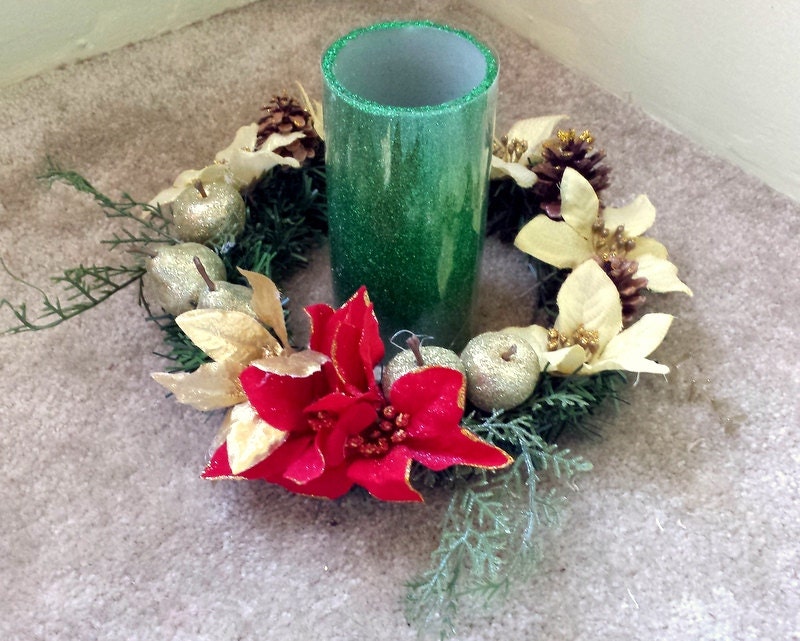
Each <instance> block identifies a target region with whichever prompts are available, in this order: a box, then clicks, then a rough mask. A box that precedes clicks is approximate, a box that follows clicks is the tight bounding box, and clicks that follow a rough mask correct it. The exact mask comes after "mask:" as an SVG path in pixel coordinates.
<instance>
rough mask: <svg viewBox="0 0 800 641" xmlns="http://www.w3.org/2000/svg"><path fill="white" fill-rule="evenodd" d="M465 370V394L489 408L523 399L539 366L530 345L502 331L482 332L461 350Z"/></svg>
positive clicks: (530, 391)
mask: <svg viewBox="0 0 800 641" xmlns="http://www.w3.org/2000/svg"><path fill="white" fill-rule="evenodd" d="M461 360H462V361H463V363H464V367H465V369H466V372H467V398H468V399H469V400H470V402H471V403H472V404H473V405H475V406H476V407H478V408H480V409H482V410H484V411H486V412H492V411H495V410H508V409H511V408H512V407H516V406H517V405H520V404H521V403H523V402H524V401H525V400H526V399H527V398H528V397H529V396H530V395H531V394H533V390H534V388H535V387H536V382H537V381H538V380H539V374H540V372H541V367H540V365H539V356H538V354H537V353H536V351H535V350H534V349H533V347H531V345H530V344H529V343H528V342H527V341H526V340H524V339H523V338H521V337H520V336H516V335H513V334H509V333H506V332H484V333H483V334H478V335H477V336H475V337H474V338H473V339H472V340H470V341H469V343H467V346H466V347H465V348H464V351H463V352H461Z"/></svg>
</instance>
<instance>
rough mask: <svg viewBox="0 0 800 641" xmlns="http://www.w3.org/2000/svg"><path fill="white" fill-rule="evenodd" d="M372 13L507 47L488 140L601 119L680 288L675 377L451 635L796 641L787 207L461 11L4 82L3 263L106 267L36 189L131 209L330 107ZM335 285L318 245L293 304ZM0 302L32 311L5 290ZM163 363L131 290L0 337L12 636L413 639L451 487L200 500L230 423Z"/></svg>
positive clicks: (249, 34)
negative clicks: (210, 459) (444, 27)
mask: <svg viewBox="0 0 800 641" xmlns="http://www.w3.org/2000/svg"><path fill="white" fill-rule="evenodd" d="M389 17H427V18H431V19H434V20H439V21H444V22H450V23H453V24H456V25H458V26H462V27H466V28H468V29H470V30H472V31H474V32H475V33H476V34H478V35H479V36H480V37H481V38H482V39H484V40H486V41H488V42H489V43H490V44H491V45H492V46H494V47H495V48H496V50H497V52H498V54H499V57H500V61H501V83H500V87H501V93H500V103H499V115H498V130H499V131H501V132H502V131H504V130H505V129H506V128H507V127H508V125H509V124H510V123H511V122H512V121H514V120H515V119H518V118H521V117H527V116H531V115H543V114H549V113H556V112H564V113H568V114H569V115H570V116H571V121H570V124H572V125H573V126H575V127H580V128H583V127H589V128H591V130H592V132H593V133H594V134H595V136H596V137H597V139H598V141H599V143H600V145H601V146H603V147H604V148H605V150H606V151H607V153H608V158H609V163H610V165H611V166H612V167H613V174H612V175H613V187H612V189H611V190H610V192H609V196H608V201H609V202H610V203H612V204H622V203H625V202H628V201H629V200H630V199H631V198H632V197H633V196H634V195H636V194H639V193H647V194H648V195H649V197H650V199H651V200H652V201H653V202H654V203H655V205H656V207H657V208H658V220H657V222H656V226H655V228H654V230H653V233H654V235H656V236H657V237H658V238H659V239H660V240H661V241H663V242H664V243H665V244H666V246H667V247H668V248H669V249H670V251H671V256H672V258H673V260H674V261H675V262H676V263H677V264H678V265H679V266H680V269H681V275H682V277H683V278H684V280H685V281H686V282H687V283H688V284H689V285H690V286H691V287H692V288H693V290H694V292H695V296H694V298H691V299H689V298H688V297H684V296H681V295H668V296H658V297H655V296H654V297H653V305H654V308H655V309H660V310H667V311H672V312H674V313H675V314H676V316H677V319H676V321H675V323H674V325H673V328H672V330H671V332H670V334H669V336H668V338H667V341H666V343H665V344H664V345H663V346H662V347H661V348H660V350H659V351H658V353H657V355H658V358H659V360H661V361H663V362H666V363H669V364H672V366H673V373H672V374H671V375H670V376H669V377H668V379H667V380H664V379H663V378H660V377H653V376H649V377H648V376H643V377H642V378H641V380H639V381H638V385H635V386H633V385H632V386H631V387H630V389H628V390H627V391H626V396H627V398H628V399H629V400H630V401H631V403H630V405H626V406H623V407H621V408H620V410H619V412H618V413H617V414H613V415H608V416H607V419H608V421H607V425H606V429H605V435H604V437H603V438H602V439H598V440H587V439H573V440H571V441H570V442H569V443H568V445H569V446H570V447H571V448H572V449H573V450H574V451H577V452H579V453H581V454H583V455H585V456H586V457H588V458H589V459H590V460H591V461H593V463H594V464H595V471H594V472H593V473H591V474H589V475H587V476H585V477H583V478H582V479H581V481H580V483H579V485H580V491H578V492H576V493H575V494H574V495H572V496H571V497H570V501H569V503H568V506H567V508H566V510H565V512H564V520H563V525H562V527H561V528H559V529H557V530H553V531H549V532H546V533H544V534H543V537H542V546H543V551H544V560H543V561H542V563H541V565H540V568H539V571H538V573H537V574H536V575H535V576H533V577H531V578H530V580H527V581H525V582H524V583H522V584H519V585H516V586H514V587H513V589H512V592H511V593H510V594H509V595H508V596H507V597H506V598H505V600H504V601H502V602H498V603H496V604H495V605H494V606H493V608H492V609H491V610H490V611H488V612H481V611H476V612H471V613H467V614H465V617H464V618H463V619H462V626H461V628H460V631H459V634H458V637H457V638H459V639H464V640H472V639H474V640H478V639H487V638H502V639H515V640H516V639H520V640H522V639H525V640H533V639H536V640H538V639H541V640H545V639H547V640H554V639H559V640H560V639H563V640H577V639H581V640H583V639H586V640H588V639H608V640H627V639H631V640H634V639H635V640H643V639H667V640H675V641H685V640H688V639H703V640H710V639H736V640H756V639H759V640H767V639H769V640H777V639H800V615H798V612H800V579H798V574H797V571H798V570H797V569H798V566H799V565H800V563H798V552H797V545H798V544H797V541H798V540H800V498H799V497H798V481H797V478H798V470H799V469H800V435H798V423H799V422H798V416H797V403H798V401H797V399H798V391H799V390H798V373H797V372H798V369H797V366H796V361H797V350H796V345H795V342H794V341H795V340H796V331H797V329H798V323H797V314H798V313H800V308H798V300H800V285H798V283H800V278H798V276H797V273H796V269H797V266H796V261H797V256H798V255H800V241H799V240H798V238H800V230H799V229H798V226H799V225H800V222H799V221H800V216H798V214H800V207H799V206H798V205H797V204H796V203H792V202H790V201H789V200H787V199H786V198H783V197H781V196H780V195H778V194H776V193H775V192H773V191H771V190H770V189H768V188H767V187H765V186H764V185H762V184H761V183H759V182H758V181H756V180H755V179H753V178H750V177H748V176H747V175H745V174H743V173H742V172H741V171H739V170H738V169H736V168H735V167H733V166H731V165H729V164H727V163H725V162H722V161H720V160H718V159H716V158H713V157H711V156H709V155H707V154H705V153H704V152H703V151H702V150H701V149H699V148H697V147H696V146H695V145H693V144H692V143H691V142H689V141H687V140H686V139H684V138H682V137H681V136H679V135H677V134H675V133H673V132H672V131H670V130H668V129H667V128H665V127H663V126H662V125H660V124H659V123H657V122H654V121H652V120H651V119H649V118H648V117H647V116H646V115H644V114H643V113H641V112H640V111H638V110H637V109H635V108H634V107H632V106H630V105H628V104H626V103H624V102H622V101H620V100H618V99H616V98H614V97H612V96H610V95H608V94H606V93H604V92H603V91H600V90H598V89H597V88H595V87H594V86H592V85H591V84H589V83H588V82H586V81H585V80H583V79H582V78H579V77H576V76H575V75H574V74H572V73H571V72H570V71H568V70H566V69H564V68H562V67H560V66H559V65H558V64H556V63H554V62H553V61H552V60H549V59H548V58H547V57H545V56H544V55H542V54H541V53H540V52H539V51H537V50H536V49H535V48H534V47H533V46H532V45H530V44H528V43H526V42H524V41H521V40H520V39H519V38H518V37H517V36H515V35H513V34H511V33H509V32H508V31H507V30H506V29H504V28H503V27H501V26H500V25H498V24H497V23H494V22H492V21H491V20H489V19H487V18H486V17H484V16H482V15H481V14H480V13H478V12H477V11H476V10H475V9H474V8H472V7H470V6H466V5H463V4H461V3H458V2H444V1H440V0H436V1H434V2H423V1H422V0H418V1H416V2H415V1H402V2H393V3H388V2H383V3H376V2H367V1H366V0H361V1H358V0H340V1H339V2H335V3H334V2H313V1H309V0H297V1H296V2H293V3H279V2H273V1H272V0H266V1H264V2H260V3H257V4H255V5H252V6H250V7H247V8H245V9H243V10H239V11H235V12H232V13H228V14H226V15H223V16H220V17H217V18H214V19H212V20H209V21H207V22H204V23H202V24H198V25H195V26H192V27H189V28H186V29H183V30H181V31H178V32H175V33H171V34H168V35H166V36H163V37H159V38H156V39H154V40H152V41H149V42H145V43H140V44H136V45H133V46H129V47H126V48H124V49H122V50H120V51H116V52H114V53H112V54H110V55H104V56H101V57H98V58H96V59H93V60H90V61H88V62H84V63H82V64H78V65H74V66H70V67H67V68H64V69H59V70H56V71H53V72H49V73H46V74H43V75H41V76H39V77H36V78H33V79H31V80H28V81H26V82H23V83H21V84H19V85H16V86H13V87H10V88H8V89H5V90H3V91H2V93H0V113H2V114H3V118H2V119H0V132H1V133H0V255H2V257H3V259H4V260H5V262H6V264H7V265H8V267H9V269H11V270H12V271H13V272H15V273H16V274H18V275H19V276H21V277H23V278H25V279H27V280H29V281H32V282H35V283H39V284H42V285H46V284H47V278H48V276H49V275H51V274H54V273H57V272H58V271H60V270H61V269H62V268H64V267H70V266H74V265H78V264H80V263H84V264H88V263H92V262H106V261H109V260H111V259H113V258H114V257H113V256H110V255H109V254H108V252H107V250H106V249H105V248H104V247H102V246H101V245H100V244H99V243H98V241H99V240H100V239H101V238H103V237H105V236H106V235H107V233H108V230H109V228H110V225H109V224H108V223H106V222H105V221H104V220H103V219H102V217H101V216H100V214H99V210H98V209H97V208H95V207H94V206H93V205H92V203H91V202H90V201H89V200H88V199H87V198H86V197H83V196H80V195H76V194H74V193H72V192H71V191H69V190H68V189H66V188H64V187H61V186H56V187H54V188H53V189H51V190H48V189H46V188H45V186H44V185H42V184H41V183H39V182H37V180H36V176H37V175H38V174H39V173H40V172H41V171H42V170H43V168H44V166H45V160H46V158H47V157H48V156H50V157H51V158H53V159H54V160H56V161H57V162H59V163H60V164H61V165H63V166H64V167H66V168H69V169H74V170H76V171H79V172H81V173H82V174H83V175H85V176H86V177H87V178H89V179H90V180H91V181H93V182H94V183H95V184H96V186H97V187H98V188H100V189H101V190H104V191H106V192H109V193H112V194H119V193H120V192H121V191H128V192H129V193H130V194H132V195H133V196H134V197H137V198H140V199H143V200H147V199H149V198H150V197H152V196H153V195H154V194H155V193H157V192H158V191H159V190H160V189H162V188H163V187H165V186H166V185H168V184H169V183H170V182H171V181H172V179H173V178H174V176H175V175H177V173H178V172H179V171H180V170H182V169H186V168H192V167H198V166H201V165H202V164H204V163H205V162H206V161H207V160H209V159H210V158H211V157H212V156H213V154H214V152H216V151H217V150H219V149H221V148H223V147H224V146H226V145H227V144H228V142H229V139H230V138H231V137H232V134H233V132H234V131H235V130H236V128H237V127H238V126H240V125H242V124H246V123H248V122H252V121H253V120H254V119H255V118H256V117H257V114H258V109H259V108H260V106H261V105H262V104H263V103H264V101H265V99H266V98H267V97H269V96H270V95H271V94H272V93H275V92H277V91H280V90H281V89H283V88H285V87H288V88H291V86H292V84H293V82H294V81H295V80H299V81H301V82H302V83H303V84H304V85H305V86H306V87H307V88H308V90H309V91H310V92H311V93H312V94H314V95H316V96H319V95H320V92H321V86H320V75H319V71H318V60H319V56H320V53H321V51H322V50H323V49H324V47H325V46H326V45H327V44H328V43H330V42H331V41H332V40H333V39H334V38H336V37H337V36H338V35H341V34H342V33H344V32H345V31H347V30H349V29H350V28H351V27H353V26H356V25H361V24H365V23H368V22H372V21H375V20H377V19H382V18H389ZM730 133H731V135H732V136H733V135H737V132H730ZM776 144H781V143H780V142H779V141H776ZM783 144H792V143H791V141H783ZM485 263H486V264H485V284H484V288H483V291H482V299H481V318H480V321H481V324H482V326H483V327H487V328H491V327H499V326H502V325H504V324H508V323H509V322H524V321H525V318H524V304H525V300H526V298H527V296H528V295H529V287H530V284H529V282H528V280H527V278H526V274H525V266H524V258H523V257H522V256H520V255H519V254H518V253H516V252H515V251H514V250H512V249H509V248H502V247H498V246H496V245H494V244H490V247H489V248H488V251H487V257H486V260H485ZM327 278H328V268H327V265H326V262H325V255H324V251H321V252H319V253H318V254H316V255H315V257H314V262H313V265H312V267H311V268H310V269H309V270H308V271H307V272H306V273H304V274H303V275H302V276H301V277H300V278H299V279H298V281H297V282H295V283H294V284H293V285H292V286H291V287H290V288H289V289H290V294H292V296H293V300H294V304H295V305H302V304H304V303H307V302H311V301H315V300H320V299H321V298H323V299H324V298H325V297H327V296H328V295H329V294H328V291H329V284H328V282H327ZM0 294H1V296H0V297H7V298H9V299H11V300H15V301H19V300H27V301H28V303H29V305H30V306H31V307H32V308H35V305H36V302H37V297H36V295H35V293H32V292H30V291H26V290H25V289H23V288H22V287H21V286H20V285H18V284H17V283H16V282H14V281H12V280H11V279H10V278H9V277H8V276H7V275H4V274H0ZM1 312H2V315H1V316H0V319H2V322H0V325H2V326H7V325H10V324H11V323H12V321H13V318H12V317H11V316H10V314H9V313H8V310H7V309H3V310H1ZM520 314H521V315H522V316H520ZM158 348H159V335H158V331H157V330H156V329H154V327H152V326H151V325H150V324H148V323H146V322H145V321H144V312H143V311H141V310H140V309H139V308H138V307H137V306H136V292H135V291H133V290H131V291H125V292H123V293H121V294H119V295H118V296H116V297H114V298H113V299H111V300H110V301H108V302H107V303H105V304H103V305H102V306H100V307H99V308H98V309H96V310H94V311H92V312H90V313H87V314H86V315H84V316H82V317H79V318H77V319H75V320H73V321H70V322H69V323H67V324H65V325H63V326H60V327H58V328H55V329H52V330H49V331H45V332H40V333H34V334H24V335H19V336H15V337H3V338H2V339H0V372H2V377H1V378H0V399H2V400H0V410H1V413H0V416H1V417H2V421H1V422H2V430H0V452H2V466H1V467H0V474H1V475H2V476H1V477H0V541H2V547H0V570H1V572H2V580H1V581H0V636H2V637H3V638H4V639H20V640H22V639H26V640H27V639H43V640H44V639H47V640H48V641H50V640H56V639H103V640H106V639H108V640H110V639H115V640H116V639H120V640H121V639H158V640H159V641H160V640H165V639H177V640H187V641H189V640H191V641H202V640H210V639H214V640H223V639H224V640H234V639H275V640H281V641H305V640H308V639H327V640H330V641H334V640H353V639H366V640H369V639H387V640H388V639H391V640H393V641H395V640H398V639H411V638H414V635H415V633H414V630H413V628H411V627H409V626H408V625H407V623H406V622H405V620H404V617H403V598H404V587H403V584H404V582H405V581H406V580H408V579H409V578H410V577H412V576H414V575H415V574H416V573H418V572H420V571H421V570H423V569H425V568H426V567H427V562H428V558H429V554H430V552H431V551H432V549H433V547H434V546H435V543H436V541H437V537H438V533H439V527H440V521H441V517H442V513H443V509H444V507H445V505H446V500H447V496H446V494H445V493H436V492H434V493H433V494H432V495H431V497H430V500H429V502H428V503H426V504H425V505H420V506H417V505H415V506H407V505H386V504H381V503H378V502H377V501H374V500H371V499H369V498H367V497H366V496H365V495H364V494H360V493H356V494H352V495H349V496H348V497H345V498H344V499H342V500H339V501H336V502H326V501H316V500H309V499H304V498H299V497H296V496H293V495H289V494H288V493H286V492H284V491H282V490H280V489H278V488H275V487H270V486H267V485H263V484H245V483H234V482H222V483H216V484H214V483H208V482H203V481H201V480H200V479H199V478H198V474H199V472H200V470H201V469H202V466H203V463H204V457H205V453H206V448H207V446H208V443H209V442H210V439H211V437H212V435H213V434H214V433H215V431H216V428H217V420H218V418H217V417H212V418H208V417H207V416H206V415H201V414H200V413H197V412H195V411H193V410H191V409H187V408H184V407H182V406H179V405H178V404H176V403H175V402H174V401H173V400H172V399H169V398H165V395H164V394H163V393H162V391H161V389H160V388H158V387H157V386H156V385H155V384H154V383H153V382H152V381H151V380H150V378H149V373H150V372H152V371H156V370H159V369H161V368H162V367H163V365H164V363H163V360H162V359H160V358H159V357H158V356H155V355H154V354H153V351H154V350H158ZM501 603H502V605H501Z"/></svg>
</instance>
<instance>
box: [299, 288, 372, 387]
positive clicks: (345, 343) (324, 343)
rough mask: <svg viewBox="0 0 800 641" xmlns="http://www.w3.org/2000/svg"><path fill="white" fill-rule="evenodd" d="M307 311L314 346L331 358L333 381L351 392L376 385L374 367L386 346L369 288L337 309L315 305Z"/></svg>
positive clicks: (362, 290)
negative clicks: (368, 292)
mask: <svg viewBox="0 0 800 641" xmlns="http://www.w3.org/2000/svg"><path fill="white" fill-rule="evenodd" d="M306 311H307V312H308V314H309V316H310V317H311V323H312V327H311V342H310V346H311V349H313V350H316V351H319V352H321V353H323V354H325V355H327V356H330V358H331V360H332V367H333V369H332V370H329V371H332V372H333V374H334V378H333V380H332V381H331V383H332V385H334V386H335V387H336V388H337V389H338V390H339V391H343V392H347V393H351V394H352V393H356V392H358V391H362V392H363V391H366V390H368V389H371V388H373V387H375V385H376V383H375V375H374V373H373V370H374V368H375V366H376V365H377V364H378V363H379V362H380V361H381V359H383V355H384V347H383V341H381V338H380V332H379V329H378V320H377V318H376V317H375V312H374V309H373V306H372V303H371V302H370V300H369V296H368V295H367V290H366V288H365V287H361V288H360V289H359V290H358V291H357V292H356V293H355V294H353V296H352V297H350V299H349V300H348V301H347V302H346V303H345V304H344V305H342V307H340V308H339V309H338V310H335V311H334V310H332V309H331V308H330V307H328V306H327V305H314V306H311V307H309V308H307V310H306Z"/></svg>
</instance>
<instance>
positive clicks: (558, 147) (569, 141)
mask: <svg viewBox="0 0 800 641" xmlns="http://www.w3.org/2000/svg"><path fill="white" fill-rule="evenodd" d="M593 143H594V137H593V136H592V135H591V134H590V133H589V132H588V131H584V132H583V133H582V134H580V135H577V134H576V133H575V130H574V129H570V130H568V131H564V130H559V131H558V133H556V135H555V136H553V137H552V138H550V139H548V140H546V141H545V142H544V143H542V157H543V158H544V160H543V161H542V162H541V163H539V164H537V165H534V166H533V167H532V169H533V172H534V173H535V174H536V176H537V177H538V180H537V182H536V184H535V185H534V186H533V187H532V190H533V192H534V194H536V196H537V197H538V198H539V200H540V202H541V207H542V209H544V211H545V212H546V213H547V215H548V216H550V218H552V219H553V220H561V193H560V191H559V184H560V183H561V177H562V176H563V175H564V170H565V169H566V168H567V167H572V168H573V169H575V170H576V171H578V173H580V174H581V175H582V176H583V177H584V178H586V180H588V181H589V183H590V184H591V185H592V187H593V188H594V191H595V193H597V194H599V193H600V192H601V191H602V190H603V189H605V188H606V187H608V185H609V182H610V181H609V178H608V173H609V172H610V171H611V169H610V167H607V166H605V165H600V163H601V162H602V161H603V159H604V158H605V157H606V154H605V152H604V151H594V150H593V146H592V145H593Z"/></svg>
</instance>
